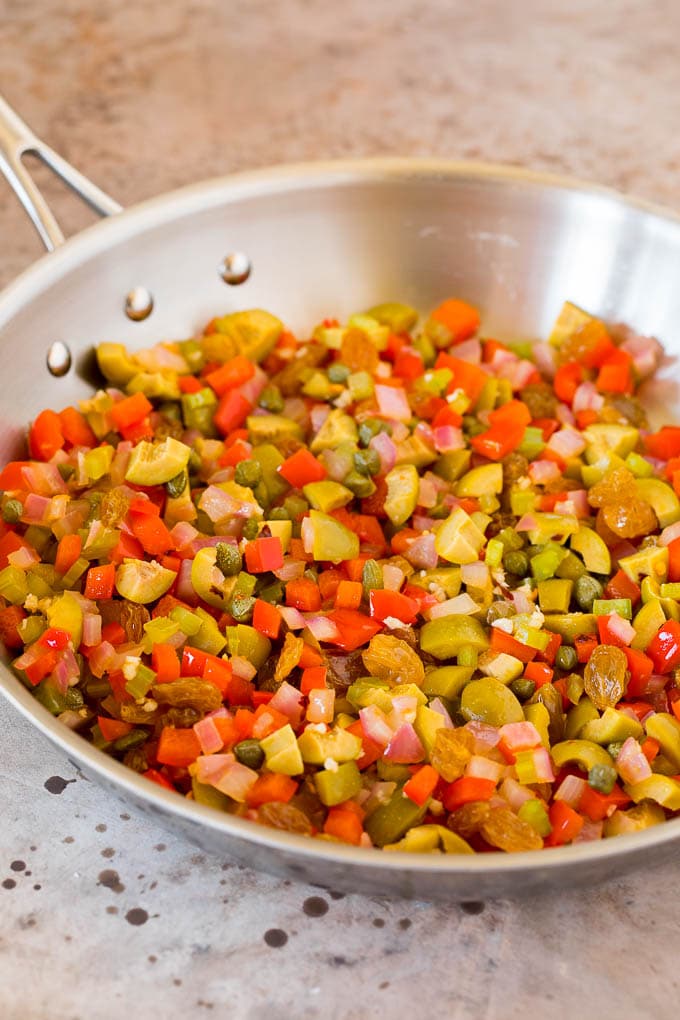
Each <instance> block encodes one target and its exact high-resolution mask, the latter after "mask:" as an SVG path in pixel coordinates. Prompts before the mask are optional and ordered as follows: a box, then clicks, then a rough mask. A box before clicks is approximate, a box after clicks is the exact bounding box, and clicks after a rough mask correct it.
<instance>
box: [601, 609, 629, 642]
mask: <svg viewBox="0 0 680 1020" xmlns="http://www.w3.org/2000/svg"><path fill="white" fill-rule="evenodd" d="M607 628H608V630H609V631H610V633H611V634H613V635H614V636H615V637H616V638H617V639H618V640H619V641H621V642H623V644H624V645H629V644H630V643H631V641H632V640H633V638H634V637H635V633H636V632H635V628H634V627H633V626H632V624H631V623H630V622H629V621H628V620H624V619H623V617H622V616H619V614H618V613H612V614H611V615H610V617H609V620H608V622H607Z"/></svg>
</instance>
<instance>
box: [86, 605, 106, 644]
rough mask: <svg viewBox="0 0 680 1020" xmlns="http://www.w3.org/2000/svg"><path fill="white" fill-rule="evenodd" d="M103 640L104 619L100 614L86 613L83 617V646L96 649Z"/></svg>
mask: <svg viewBox="0 0 680 1020" xmlns="http://www.w3.org/2000/svg"><path fill="white" fill-rule="evenodd" d="M101 639H102V618H101V616H100V615H99V613H85V615H84V616H83V644H84V645H86V646H87V647H88V648H94V646H95V645H98V644H99V643H100V641H101Z"/></svg>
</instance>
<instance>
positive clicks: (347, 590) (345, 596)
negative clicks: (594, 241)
mask: <svg viewBox="0 0 680 1020" xmlns="http://www.w3.org/2000/svg"><path fill="white" fill-rule="evenodd" d="M322 576H323V575H322ZM363 591H364V589H363V585H362V583H361V581H340V583H339V584H338V588H337V591H336V593H335V608H336V609H358V608H359V606H360V605H361V599H362V596H363Z"/></svg>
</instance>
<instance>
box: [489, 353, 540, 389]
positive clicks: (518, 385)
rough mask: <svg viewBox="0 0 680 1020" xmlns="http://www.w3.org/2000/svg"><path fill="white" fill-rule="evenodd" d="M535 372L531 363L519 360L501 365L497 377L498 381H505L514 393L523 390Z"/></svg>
mask: <svg viewBox="0 0 680 1020" xmlns="http://www.w3.org/2000/svg"><path fill="white" fill-rule="evenodd" d="M535 372H536V366H535V365H534V363H533V361H528V360H527V359H526V358H520V360H519V361H516V362H514V363H512V362H508V363H507V364H505V365H501V366H500V368H499V370H498V373H497V375H498V377H499V378H500V379H507V380H508V382H509V383H510V385H511V387H512V389H513V391H514V392H515V393H516V392H517V390H521V389H523V388H524V387H525V386H526V385H527V384H528V382H529V380H530V379H531V377H532V376H533V375H534V373H535Z"/></svg>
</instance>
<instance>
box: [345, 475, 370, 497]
mask: <svg viewBox="0 0 680 1020" xmlns="http://www.w3.org/2000/svg"><path fill="white" fill-rule="evenodd" d="M343 483H344V485H345V486H346V487H347V488H348V489H351V490H352V492H353V493H354V495H355V496H358V498H359V499H366V498H367V497H368V496H372V495H373V493H374V492H375V484H374V483H373V482H372V481H371V479H370V478H367V477H366V476H365V475H360V474H359V472H358V471H350V472H349V474H348V475H345V477H344V478H343Z"/></svg>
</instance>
